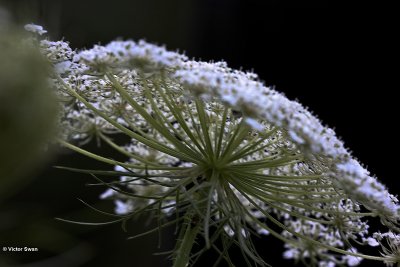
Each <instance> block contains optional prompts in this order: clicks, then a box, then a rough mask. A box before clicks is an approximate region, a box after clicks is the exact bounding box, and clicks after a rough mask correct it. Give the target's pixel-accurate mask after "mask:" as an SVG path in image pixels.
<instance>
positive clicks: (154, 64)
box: [74, 40, 186, 71]
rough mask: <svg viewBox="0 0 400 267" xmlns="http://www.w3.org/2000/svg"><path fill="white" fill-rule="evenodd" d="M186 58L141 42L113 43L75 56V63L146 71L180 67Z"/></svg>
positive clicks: (97, 46) (96, 46)
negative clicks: (137, 68)
mask: <svg viewBox="0 0 400 267" xmlns="http://www.w3.org/2000/svg"><path fill="white" fill-rule="evenodd" d="M185 60H186V57H185V56H184V55H180V54H178V53H174V52H170V51H168V50H166V49H165V48H164V47H160V46H156V45H154V44H150V43H147V42H145V41H143V40H140V41H139V42H138V43H136V42H134V41H113V42H111V43H109V44H108V45H106V46H101V45H95V46H94V47H93V48H92V49H89V50H83V51H81V52H79V53H78V54H76V55H75V56H74V61H76V62H83V63H85V64H88V65H91V66H94V67H100V68H101V67H102V66H104V67H119V68H121V67H140V68H141V69H143V70H145V71H154V70H155V69H162V68H174V67H178V66H179V65H180V64H181V62H183V61H185Z"/></svg>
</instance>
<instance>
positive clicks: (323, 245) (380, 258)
mask: <svg viewBox="0 0 400 267" xmlns="http://www.w3.org/2000/svg"><path fill="white" fill-rule="evenodd" d="M238 191H239V192H240V193H241V194H242V195H243V196H244V197H245V198H246V199H247V200H248V201H249V202H250V203H251V204H253V205H254V206H255V207H257V208H258V209H259V210H260V211H261V212H262V213H263V214H264V215H265V216H266V217H267V218H268V219H269V220H270V221H272V222H273V223H274V224H276V225H277V226H279V227H280V228H282V229H284V230H286V231H288V232H289V233H291V234H292V235H294V236H297V237H299V238H301V239H304V240H307V241H309V242H310V243H312V244H314V245H317V246H321V247H324V248H326V249H328V250H331V251H334V252H338V253H341V254H345V255H350V256H355V257H361V258H364V259H368V260H376V261H384V260H385V258H384V257H377V256H370V255H365V254H361V253H354V252H350V251H346V250H343V249H339V248H336V247H332V246H329V245H326V244H324V243H321V242H319V241H317V240H314V239H312V238H310V237H307V236H304V235H302V234H300V233H297V232H295V231H293V230H291V229H289V228H288V227H286V226H285V225H283V224H282V223H281V222H279V221H278V220H276V219H275V218H274V217H272V216H271V215H270V214H268V213H267V212H265V211H264V210H263V209H262V208H261V207H259V206H258V205H257V204H256V203H255V202H254V201H253V200H252V199H251V198H250V197H249V196H248V195H247V194H246V193H244V192H243V191H241V190H240V189H238ZM237 201H238V200H237ZM246 213H247V214H248V215H249V216H250V217H252V218H253V219H254V222H256V223H257V224H258V225H260V226H261V227H263V228H265V229H266V230H268V231H270V233H272V234H273V235H274V236H275V237H277V238H279V239H281V240H282V241H284V242H287V243H292V242H289V240H288V239H286V238H284V237H282V236H281V235H279V234H278V233H276V232H275V231H273V230H272V229H270V228H269V227H266V225H265V224H263V223H261V222H260V221H259V220H258V219H257V218H255V217H254V216H253V215H252V214H251V213H250V212H248V211H246ZM267 228H268V229H267Z"/></svg>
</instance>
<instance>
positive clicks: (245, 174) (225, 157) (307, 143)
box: [27, 25, 400, 267]
mask: <svg viewBox="0 0 400 267" xmlns="http://www.w3.org/2000/svg"><path fill="white" fill-rule="evenodd" d="M39 27H40V26H32V25H31V26H27V29H28V30H29V31H33V32H36V33H38V34H42V33H44V32H43V31H44V30H43V29H42V28H39ZM40 47H41V49H42V51H43V54H44V55H45V56H46V57H47V58H48V59H49V61H50V62H51V63H53V64H54V68H55V76H56V77H54V79H53V80H52V83H53V85H54V87H55V88H56V91H57V94H58V96H59V98H60V103H61V105H62V111H63V112H62V115H61V117H60V124H62V125H63V127H64V128H65V131H64V139H66V140H68V141H79V142H81V143H84V142H86V141H89V140H91V138H92V137H93V136H95V137H96V138H98V139H101V140H102V141H103V142H105V143H108V144H110V145H111V146H112V147H114V148H116V149H117V150H118V151H119V152H121V153H123V154H124V155H125V156H127V157H129V160H128V161H127V162H125V163H121V164H122V165H121V164H118V163H115V165H116V168H115V171H117V172H119V173H124V175H122V176H121V178H120V182H121V185H122V186H121V187H115V188H110V189H108V190H107V191H106V192H105V193H104V194H102V195H101V198H111V199H114V201H115V205H116V209H115V212H116V213H118V214H129V213H131V212H134V211H136V210H138V209H140V208H143V207H146V206H148V205H151V204H152V203H154V200H153V199H151V197H152V196H155V197H161V196H162V195H163V194H166V193H167V192H168V188H169V187H168V186H163V185H164V184H168V185H170V186H171V187H173V185H176V182H175V181H173V182H171V179H170V178H169V177H167V175H165V177H164V176H163V174H164V171H165V170H171V171H170V173H174V171H173V170H178V171H176V172H177V173H178V172H179V171H182V172H184V174H185V175H184V176H187V173H186V172H185V171H187V170H188V169H189V170H192V171H193V172H195V171H197V170H198V169H201V168H204V173H207V175H209V173H211V171H210V169H212V168H214V167H215V166H216V165H218V164H219V163H220V164H221V167H220V169H224V168H225V170H222V171H221V170H220V169H219V168H218V170H217V173H218V174H221V173H223V175H224V176H223V178H224V179H222V178H220V179H219V181H225V180H226V181H228V182H226V183H227V184H226V186H225V187H223V188H224V189H223V190H222V189H221V190H215V192H211V194H210V196H212V200H210V201H209V202H208V203H211V204H212V205H214V206H215V207H216V208H215V209H216V210H218V212H215V211H213V212H214V213H213V214H212V220H215V221H219V220H221V221H224V220H225V221H224V223H223V227H222V229H223V231H225V232H226V233H227V234H228V235H229V236H234V235H236V236H237V235H240V237H243V238H247V237H248V236H249V234H248V233H250V232H249V231H247V230H246V229H245V227H246V225H250V226H252V228H253V229H255V230H256V232H257V233H258V234H269V233H271V231H273V230H271V229H269V228H268V227H263V226H260V225H259V223H258V222H259V221H267V222H269V221H274V220H276V219H278V220H279V221H281V222H282V225H283V226H282V225H280V226H281V227H282V228H283V229H285V230H284V231H283V233H282V237H283V238H285V239H286V240H289V242H288V243H287V244H286V245H285V247H286V249H287V251H286V252H285V253H284V257H285V258H290V259H296V260H297V259H301V260H304V259H309V260H310V261H315V260H318V261H319V263H318V265H319V266H321V267H323V266H329V267H333V266H335V265H336V264H338V265H341V264H347V265H349V266H354V265H357V264H358V263H359V262H360V258H359V257H356V256H354V255H356V254H357V252H356V248H354V247H350V246H348V242H347V241H354V242H356V243H363V244H368V245H370V246H376V245H377V244H378V243H380V244H381V245H382V240H383V239H385V238H386V239H388V240H390V241H388V242H390V244H389V246H390V251H389V249H387V250H385V255H389V256H387V260H386V262H387V263H392V262H396V261H395V260H394V259H395V256H393V255H398V254H395V252H393V251H394V250H396V249H398V247H399V245H398V242H397V241H396V240H398V236H397V235H396V234H391V235H390V234H380V235H379V234H376V235H375V236H374V237H373V238H372V237H371V236H369V233H368V224H367V223H366V222H365V221H363V220H361V218H362V217H363V216H362V215H360V214H361V211H360V205H362V206H364V207H365V208H367V209H368V210H370V211H371V212H372V213H369V214H372V215H378V216H380V218H381V220H382V222H384V223H385V224H386V226H388V227H389V228H390V229H391V230H392V231H398V228H397V225H398V223H399V218H400V215H399V213H400V205H399V204H398V200H397V198H396V197H395V196H393V195H391V194H390V193H389V192H388V191H387V189H386V188H385V187H384V186H383V185H382V184H381V183H380V182H379V181H378V180H377V179H376V178H375V177H373V176H371V175H370V174H369V172H368V171H367V170H366V169H365V168H363V167H362V166H361V164H360V163H359V162H358V161H357V160H356V159H354V158H353V157H352V156H351V155H350V153H349V152H348V151H347V150H346V149H345V147H344V144H343V142H342V141H341V140H339V139H338V138H337V137H336V135H335V132H334V131H333V130H332V129H330V128H327V127H324V126H323V125H322V124H321V122H320V121H319V120H318V119H317V118H316V117H315V116H313V115H312V114H311V112H309V111H308V110H307V109H306V108H305V107H303V106H302V105H301V104H300V103H298V102H296V101H291V100H289V99H287V98H286V97H285V96H284V95H283V94H281V93H279V92H277V91H275V90H273V89H272V88H270V87H267V86H265V85H264V84H263V83H262V82H260V81H259V80H258V77H257V75H255V74H254V73H249V72H242V71H238V70H233V69H231V68H229V67H228V66H227V64H226V63H225V62H214V63H208V62H201V61H191V60H188V58H187V57H186V56H184V55H182V54H179V53H176V52H171V51H168V50H166V49H165V47H160V46H156V45H153V44H149V43H147V42H145V41H139V42H134V41H114V42H111V43H109V44H107V45H105V46H101V45H95V46H94V47H93V48H92V49H88V50H81V51H78V52H75V51H72V49H71V48H70V47H69V44H68V43H67V42H64V41H59V42H52V41H48V40H42V41H41V42H40ZM118 88H119V89H118ZM121 88H123V89H121ZM68 90H70V91H73V92H76V94H77V95H78V96H79V98H80V100H79V101H78V100H77V97H76V96H73V95H71V92H70V91H68ZM121 90H124V91H123V92H126V95H123V94H121ZM82 99H83V100H82ZM199 99H200V100H201V101H202V104H199V102H198V100H199ZM200 109H202V111H201V110H200ZM228 109H229V112H228V111H227V110H228ZM224 110H225V112H224ZM242 122H244V123H242ZM116 125H117V126H118V127H117V126H116ZM241 125H245V126H243V127H242V128H241V127H240V126H241ZM202 126H203V127H202ZM249 126H250V127H249ZM124 129H127V130H126V131H125V133H126V132H127V131H130V132H129V133H130V134H131V135H134V136H137V137H138V138H142V140H145V141H146V140H147V141H148V140H150V141H148V144H149V145H153V147H150V146H148V145H145V144H144V143H142V142H140V141H138V140H135V138H131V140H130V141H129V142H128V143H127V144H124V145H117V144H116V142H113V140H112V139H111V138H109V137H107V136H108V135H110V134H114V133H121V132H123V130H124ZM235 129H239V130H237V131H236V130H235ZM241 129H242V130H243V129H244V131H242V132H241ZM249 129H250V130H249ZM203 136H204V137H203ZM131 137H132V136H131ZM207 139H210V140H212V141H210V140H207ZM237 140H239V141H237ZM236 141H237V143H235V142H236ZM143 142H144V141H143ZM229 142H231V143H229ZM222 143H224V144H222ZM232 144H233V145H232ZM230 145H232V146H234V147H230ZM155 147H156V148H160V151H158V150H157V149H155ZM222 150H224V151H222ZM161 151H163V152H161ZM210 151H211V154H212V155H210V154H209V153H210ZM250 152H251V153H250ZM214 153H215V154H214ZM180 155H183V156H184V157H182V158H180V157H179V156H180ZM198 155H200V156H198ZM198 158H200V160H198ZM217 159H220V160H221V162H217ZM210 162H211V163H210ZM124 164H125V165H124ZM207 164H208V165H207ZM129 166H133V167H132V169H134V171H135V173H136V174H137V175H140V176H141V177H144V178H143V179H142V180H138V181H137V180H135V181H134V182H130V179H132V177H131V176H130V175H128V173H129V172H131V171H130V167H129ZM204 166H206V167H204ZM227 166H228V167H227ZM135 168H136V169H135ZM229 168H231V169H229ZM125 173H126V175H125ZM204 173H202V174H201V175H205V174H204ZM212 173H214V172H212ZM146 175H150V176H154V177H153V178H151V179H147V178H146ZM158 175H159V176H158ZM211 176H212V175H211ZM221 177H222V175H221ZM197 178H198V177H197ZM197 178H196V179H197ZM196 179H194V181H190V183H186V184H184V185H182V186H181V188H180V190H181V192H184V194H186V195H184V196H185V197H186V198H187V199H186V201H187V202H188V203H190V202H193V199H191V198H190V195H191V193H192V191H193V188H196V187H198V188H204V187H205V186H206V185H204V184H203V185H202V184H201V183H200V182H198V181H197V180H196ZM205 184H207V183H205ZM208 186H210V185H208ZM121 188H124V189H127V190H129V192H133V194H135V195H137V196H140V197H144V198H137V199H136V198H132V197H130V196H129V195H126V194H124V193H122V191H123V190H122V189H121ZM227 188H229V189H230V190H231V192H233V193H232V195H230V194H229V193H226V192H225V191H224V190H226V189H227ZM191 190H192V191H191ZM188 195H189V196H188ZM232 196H234V197H235V198H237V201H236V202H235V201H232V200H231V199H232ZM148 197H150V198H148ZM203 202H204V201H203ZM220 203H224V204H220ZM225 203H228V204H225ZM238 203H239V204H240V205H239V204H238ZM175 204H176V202H175V201H174V200H173V199H172V198H171V197H169V198H168V199H165V200H164V201H162V202H161V207H162V211H163V212H164V213H165V214H167V215H169V214H171V211H174V210H177V209H178V208H177V207H174V205H175ZM211 204H210V205H211ZM210 210H213V209H211V208H210ZM243 210H244V211H243ZM232 211H237V212H238V213H239V211H240V212H242V213H239V214H240V216H237V217H238V218H236V217H235V218H234V217H232V218H229V217H228V216H229V214H230V213H232ZM178 212H179V211H178ZM209 212H211V211H209ZM243 214H244V215H243ZM270 214H272V215H270ZM232 216H233V215H232ZM227 217H228V218H227ZM255 219H256V220H258V221H256V222H255ZM237 233H240V234H237ZM295 233H297V235H296V234H295ZM310 240H318V242H320V243H323V244H325V245H326V246H328V247H330V248H332V247H333V248H338V249H339V250H340V251H342V252H343V253H344V254H345V255H341V254H339V255H338V254H334V253H331V251H330V248H327V247H318V244H316V243H313V242H310ZM396 242H397V243H396ZM346 251H347V252H346ZM346 253H347V255H346ZM349 254H350V255H349ZM351 254H353V255H351ZM312 264H314V262H312Z"/></svg>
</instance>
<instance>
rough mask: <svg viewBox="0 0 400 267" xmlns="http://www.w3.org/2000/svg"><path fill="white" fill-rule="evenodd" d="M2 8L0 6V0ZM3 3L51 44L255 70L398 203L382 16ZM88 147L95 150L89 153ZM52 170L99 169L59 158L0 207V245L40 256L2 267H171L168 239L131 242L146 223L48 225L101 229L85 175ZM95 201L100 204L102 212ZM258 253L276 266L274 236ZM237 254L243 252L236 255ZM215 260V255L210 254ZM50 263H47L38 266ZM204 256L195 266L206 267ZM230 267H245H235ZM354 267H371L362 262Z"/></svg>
mask: <svg viewBox="0 0 400 267" xmlns="http://www.w3.org/2000/svg"><path fill="white" fill-rule="evenodd" d="M0 2H1V1H0ZM3 3H4V4H5V5H6V6H7V7H9V8H10V10H11V11H12V13H13V14H14V15H15V17H16V19H17V20H18V21H19V22H20V23H29V22H34V23H37V24H42V25H43V26H45V27H46V28H47V29H48V30H49V32H50V36H51V38H53V39H54V40H58V39H60V38H62V37H64V38H65V40H67V41H69V42H70V43H71V46H72V47H73V48H81V47H91V46H92V45H93V44H95V43H98V42H100V43H102V44H105V43H107V42H109V41H111V40H113V39H115V38H116V37H122V38H132V39H135V40H137V39H140V38H145V39H146V40H147V41H150V42H155V43H158V44H166V45H167V47H168V48H169V49H172V50H175V49H180V51H182V50H183V51H185V52H186V54H187V55H188V56H189V57H194V58H196V59H202V60H221V59H223V60H226V61H227V62H228V64H229V65H230V66H231V67H233V68H243V69H244V70H254V71H255V72H256V73H258V74H259V76H260V78H261V79H262V80H264V81H265V83H266V84H267V85H274V86H276V89H277V90H279V91H281V92H284V93H285V94H286V95H287V96H288V97H289V98H290V99H298V100H299V101H300V102H301V103H302V104H304V105H305V106H308V107H309V108H310V110H312V111H314V113H315V114H317V115H318V117H319V118H321V119H322V121H323V122H324V123H325V124H327V125H329V126H331V127H334V128H335V129H336V132H337V134H338V135H339V136H340V137H342V138H343V140H345V143H346V145H347V147H349V148H350V149H351V150H352V151H354V155H355V156H356V157H357V158H359V159H360V161H361V162H363V163H364V164H365V165H367V166H368V168H369V170H370V171H371V172H372V173H374V174H376V175H377V176H378V177H379V179H380V180H381V181H382V182H383V183H384V184H386V185H388V187H389V188H390V191H391V192H392V193H394V194H397V193H398V192H399V188H400V182H399V178H398V176H397V172H396V171H395V169H396V168H397V165H398V163H397V158H398V155H397V154H398V153H396V152H397V151H398V142H397V137H398V133H397V128H398V125H397V124H398V121H399V120H398V119H397V115H398V112H396V110H397V107H398V105H399V104H398V103H396V102H398V101H397V98H396V94H395V93H396V91H397V87H398V82H397V81H396V82H395V76H394V75H395V68H396V67H397V66H396V65H397V64H398V63H397V61H396V60H395V58H396V57H395V54H396V53H397V50H396V46H397V47H398V42H396V41H395V40H396V38H395V33H396V31H397V32H398V27H397V29H396V27H395V26H394V22H393V16H392V15H391V14H389V11H384V12H383V11H380V10H379V9H377V8H375V7H374V6H371V7H370V8H369V9H361V8H360V7H357V8H350V7H348V6H346V7H342V8H340V9H339V8H338V9H337V8H333V7H331V5H330V4H329V3H328V1H324V0H321V1H315V2H310V1H308V2H307V1H306V2H302V3H301V4H295V3H290V2H285V3H283V2H282V1H278V0H276V1H273V0H270V1H265V0H264V1H261V0H259V1H256V0H248V1H239V0H214V1H213V0H203V1H201V0H199V1H189V0H174V1H167V0H142V1H137V0H131V1H128V0H114V1H104V0H97V1H95V0H86V1H85V0H80V1H77V0H68V1H67V0H53V1H28V0H25V1H22V0H21V1H17V0H9V1H5V0H4V1H3ZM89 147H90V149H94V150H96V149H97V148H96V147H95V145H94V144H91V145H89ZM53 165H67V166H75V167H86V168H87V167H88V165H89V167H92V168H96V167H99V166H100V165H99V164H98V163H96V162H93V161H90V160H87V159H85V158H83V157H81V156H79V155H76V154H73V153H68V152H63V153H61V155H60V156H58V157H57V158H54V159H53V160H52V161H51V162H49V164H48V167H47V168H44V169H43V170H42V171H41V172H40V173H39V174H37V175H36V176H37V177H36V178H35V180H33V182H31V183H29V184H28V183H27V184H26V186H25V187H24V188H23V189H22V190H21V191H20V192H19V193H18V194H17V195H14V196H13V197H11V198H9V199H8V200H7V201H6V202H5V203H4V202H3V203H1V206H0V245H3V244H4V245H6V246H32V247H38V248H39V249H40V252H39V253H30V254H29V253H7V254H5V253H3V252H0V266H3V265H4V266H8V264H11V265H12V264H24V265H23V266H40V267H42V266H169V265H170V263H169V262H168V261H166V260H165V257H164V256H152V255H151V253H152V252H154V251H162V249H164V250H168V249H171V246H172V245H173V238H174V236H173V230H174V229H169V231H166V232H165V233H164V235H163V243H162V249H157V242H158V241H157V240H158V237H157V234H155V235H152V236H150V237H146V238H140V239H136V240H133V241H127V240H126V237H127V236H130V235H133V234H135V233H140V232H141V231H142V230H143V229H144V228H146V229H148V228H149V227H151V225H150V226H145V225H144V223H143V222H144V221H145V219H141V220H138V221H137V222H136V223H131V224H130V225H128V233H125V232H123V230H122V229H121V227H120V225H111V226H104V227H86V226H78V225H71V224H66V223H62V222H59V221H56V220H54V218H55V217H62V218H71V219H78V220H91V221H104V220H105V218H104V217H101V216H99V215H98V214H95V213H94V212H92V211H90V210H89V209H88V208H85V207H84V206H83V205H82V204H81V203H80V202H79V201H77V200H76V198H82V199H84V200H85V201H87V202H89V203H92V204H96V205H97V207H102V208H110V207H111V203H107V202H105V201H101V202H99V200H98V195H99V193H101V192H102V191H103V189H102V188H94V187H87V186H85V184H86V183H88V182H93V181H92V180H91V178H90V177H87V176H85V175H76V174H71V173H68V172H66V171H61V170H55V169H53V168H51V166H53ZM98 202H99V203H98ZM256 243H257V244H258V246H259V252H260V253H261V254H262V255H264V256H265V259H266V260H267V262H269V263H271V264H272V265H273V266H290V265H292V262H291V261H284V260H282V259H281V253H282V251H283V250H282V244H281V243H280V242H278V241H275V240H274V239H273V238H272V237H271V238H267V239H266V240H256ZM233 253H234V254H239V253H240V252H239V251H233ZM210 257H212V255H211V256H210ZM46 264H47V265H46ZM206 264H207V259H205V260H204V261H203V262H202V264H200V265H199V266H205V265H206ZM238 266H241V264H240V263H239V264H238ZM362 266H378V265H377V264H376V263H374V262H365V263H363V264H362Z"/></svg>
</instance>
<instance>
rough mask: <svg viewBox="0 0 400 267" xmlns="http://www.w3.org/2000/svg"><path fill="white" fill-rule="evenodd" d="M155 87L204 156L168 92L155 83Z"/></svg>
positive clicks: (204, 154) (204, 153)
mask: <svg viewBox="0 0 400 267" xmlns="http://www.w3.org/2000/svg"><path fill="white" fill-rule="evenodd" d="M166 88H167V86H166ZM156 89H157V90H158V92H159V93H160V95H161V97H162V99H163V100H164V101H165V104H166V105H167V107H168V108H169V110H170V111H171V113H172V115H173V116H174V118H175V119H176V120H177V121H178V122H179V124H180V126H181V127H182V129H183V130H184V131H185V133H186V134H187V136H188V137H189V138H190V140H192V141H193V143H194V144H195V145H196V147H197V148H198V150H199V151H200V152H201V153H202V154H203V156H206V155H207V153H206V152H205V150H204V148H203V147H202V146H201V145H200V143H199V142H198V141H197V138H196V137H195V136H194V134H193V133H192V131H191V130H190V128H189V126H188V125H187V123H186V121H185V119H184V116H183V114H182V112H181V108H179V107H177V105H176V104H175V102H174V100H173V99H172V96H171V94H168V95H167V94H165V93H164V91H163V90H162V89H161V88H160V87H159V86H157V84H156ZM166 90H167V89H166Z"/></svg>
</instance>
